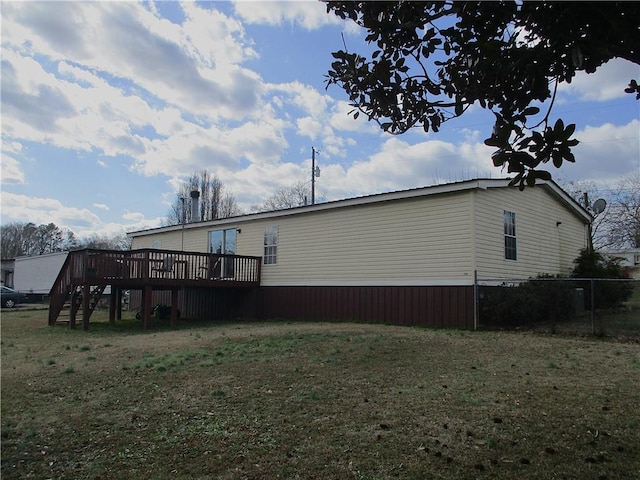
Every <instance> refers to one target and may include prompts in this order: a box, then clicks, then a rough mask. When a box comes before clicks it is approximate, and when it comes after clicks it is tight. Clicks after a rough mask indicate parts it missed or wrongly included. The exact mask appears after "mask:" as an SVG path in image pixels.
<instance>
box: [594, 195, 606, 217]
mask: <svg viewBox="0 0 640 480" xmlns="http://www.w3.org/2000/svg"><path fill="white" fill-rule="evenodd" d="M605 208H607V202H606V200H605V199H604V198H599V199H598V200H596V201H595V202H593V213H595V214H596V215H599V214H601V213H602V212H604V209H605Z"/></svg>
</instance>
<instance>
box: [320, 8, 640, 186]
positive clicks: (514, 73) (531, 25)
mask: <svg viewBox="0 0 640 480" xmlns="http://www.w3.org/2000/svg"><path fill="white" fill-rule="evenodd" d="M326 4H327V12H333V13H334V14H336V15H337V16H339V17H340V18H342V19H351V20H353V21H354V22H356V23H357V24H358V25H359V26H361V27H362V28H364V29H366V31H367V36H366V38H365V40H366V41H367V42H368V43H369V44H370V45H372V46H373V47H374V48H373V51H372V52H371V54H370V55H367V54H359V53H353V52H349V51H348V49H347V47H346V46H345V49H344V50H339V51H337V52H334V53H333V57H334V59H335V61H334V62H333V63H332V65H331V69H330V70H329V71H328V75H327V88H329V86H331V85H338V86H339V87H341V88H342V89H343V90H344V91H345V92H346V93H347V95H348V96H349V100H350V103H351V105H352V106H353V107H354V108H353V110H352V111H351V113H352V115H353V116H354V118H357V117H358V116H359V115H360V114H364V115H366V116H367V118H368V119H369V120H371V121H375V122H376V123H378V125H379V126H380V128H382V129H383V130H384V131H385V132H388V133H391V134H396V135H397V134H402V133H404V132H407V131H408V130H410V129H412V128H417V127H420V128H422V129H423V130H424V131H425V132H429V131H430V130H432V131H434V132H437V131H438V130H439V129H440V128H441V126H442V124H443V123H444V122H446V121H449V120H451V119H453V118H456V117H460V116H462V115H463V114H464V113H465V111H466V110H467V109H468V108H469V107H471V106H472V105H476V104H477V105H480V107H482V108H483V109H488V110H490V111H492V112H493V113H494V115H495V118H496V120H495V124H494V127H493V131H492V133H491V135H490V136H489V137H488V138H487V139H486V140H485V144H487V145H489V146H492V147H495V149H496V150H495V151H494V153H493V155H492V159H493V164H494V165H495V166H496V167H501V168H506V170H507V172H508V173H510V174H515V175H514V177H513V180H512V184H514V185H518V186H519V187H520V188H521V189H522V188H524V186H525V185H527V184H528V185H533V184H535V181H536V179H549V178H551V174H550V173H549V172H548V171H546V170H542V169H541V168H544V167H545V166H546V165H547V164H553V166H554V167H557V168H559V167H561V166H562V164H563V163H564V162H574V161H575V157H574V155H573V153H572V148H573V147H575V146H576V145H577V144H578V140H576V139H575V138H573V134H574V132H575V128H576V126H575V125H574V124H569V125H565V123H564V121H563V120H562V119H555V120H553V119H552V117H551V113H552V109H553V104H554V100H555V92H556V91H557V87H558V85H559V84H561V83H570V82H571V80H572V78H573V77H574V76H575V74H576V72H579V71H582V72H586V73H593V72H595V71H596V70H597V69H598V68H599V67H600V66H602V65H603V64H604V63H606V62H607V61H609V60H611V59H613V58H623V59H626V60H628V61H630V62H633V63H635V64H640V28H639V19H640V3H638V2H528V1H525V2H516V1H501V2H410V1H395V2H350V1H340V2H336V1H328V2H326ZM625 91H626V92H627V93H631V94H634V93H635V94H636V99H638V98H640V86H638V83H637V82H636V80H633V79H632V80H631V81H630V83H629V87H628V88H627V89H626V90H625ZM547 101H548V102H549V105H548V109H547V112H546V113H545V114H544V115H543V116H542V118H540V114H541V113H540V108H539V107H538V106H536V105H534V103H536V102H539V103H541V104H544V103H545V102H547Z"/></svg>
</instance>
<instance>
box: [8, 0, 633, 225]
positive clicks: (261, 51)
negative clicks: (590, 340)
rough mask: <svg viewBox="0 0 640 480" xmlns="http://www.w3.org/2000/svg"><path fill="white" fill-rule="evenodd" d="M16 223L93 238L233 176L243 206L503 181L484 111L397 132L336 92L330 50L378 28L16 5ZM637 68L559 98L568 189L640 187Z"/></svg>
mask: <svg viewBox="0 0 640 480" xmlns="http://www.w3.org/2000/svg"><path fill="white" fill-rule="evenodd" d="M1 8H2V25H1V26H2V31H1V34H2V111H1V114H2V116H1V122H2V123H1V124H2V170H1V183H2V185H1V188H2V192H1V195H2V197H1V207H2V219H1V220H2V224H5V223H8V222H29V221H30V222H34V223H36V224H40V223H49V222H54V223H56V224H57V225H58V226H59V227H61V228H65V229H70V230H72V231H74V232H75V233H76V234H77V235H79V236H84V235H89V234H92V233H101V234H116V233H121V232H126V231H132V230H139V229H141V228H146V227H152V226H157V225H159V224H160V222H161V221H162V219H163V218H164V217H165V216H166V214H167V212H168V210H169V205H170V203H171V202H172V200H173V199H174V198H175V195H176V188H177V186H178V185H179V184H180V182H181V180H182V179H184V178H185V177H187V176H189V175H190V174H191V173H193V172H194V171H198V170H201V169H205V168H206V169H207V170H209V171H210V172H212V173H214V174H217V175H218V177H219V178H220V179H221V180H222V181H223V183H224V185H225V187H226V188H227V189H228V190H229V191H230V192H232V193H234V194H235V197H236V200H237V202H238V204H239V205H240V207H241V208H242V209H244V211H246V212H248V211H250V209H251V208H252V206H255V205H259V204H261V203H262V202H264V201H265V200H266V199H267V198H268V197H269V196H270V195H271V194H273V193H274V192H275V191H276V190H278V189H279V188H282V187H286V186H290V185H292V184H295V183H298V182H306V181H310V170H311V148H312V147H314V148H315V149H316V150H318V151H319V152H320V153H319V155H318V157H317V161H318V165H319V166H320V168H321V176H320V178H318V179H317V183H316V191H317V195H318V196H320V197H322V198H324V199H326V200H336V199H340V198H346V197H351V196H356V195H366V194H373V193H379V192H384V191H390V190H400V189H405V188H414V187H419V186H424V185H432V184H434V183H442V182H447V181H456V180H463V179H468V178H473V177H478V176H481V177H492V178H500V177H503V176H504V174H503V172H501V171H500V170H499V169H496V168H494V167H493V166H492V164H491V159H490V154H491V151H492V150H491V149H490V148H488V147H485V146H484V145H483V143H482V141H483V139H484V138H486V137H487V136H488V135H489V133H490V131H491V126H492V120H493V116H492V114H490V113H489V114H488V113H487V112H484V111H482V110H480V109H479V108H474V109H472V110H470V111H469V112H467V113H466V114H465V115H464V116H463V117H461V118H459V119H456V120H455V121H452V122H450V123H448V124H446V125H445V127H444V128H443V129H442V130H441V131H440V132H439V133H437V134H434V133H431V134H425V133H423V132H419V131H416V132H411V133H408V134H405V135H402V136H396V137H394V136H391V135H388V134H384V133H383V132H381V131H380V130H379V129H378V128H377V126H376V125H375V124H373V123H369V122H367V121H366V119H365V118H363V116H361V117H360V118H359V119H358V120H353V118H352V117H350V116H348V115H347V112H348V111H349V110H351V107H349V105H348V103H347V102H346V96H345V95H344V93H343V92H342V91H341V90H340V89H339V88H338V87H336V86H332V87H329V89H326V84H325V74H326V72H327V70H328V69H329V67H330V64H331V61H332V57H331V52H332V51H335V50H337V49H340V48H342V45H343V37H344V41H345V42H346V43H347V46H348V47H349V49H350V50H353V51H359V50H361V49H363V48H366V47H365V46H364V44H363V41H362V39H363V36H364V35H363V31H361V30H359V29H358V28H357V27H356V26H355V24H353V23H351V22H343V21H341V20H339V19H338V18H337V17H335V16H334V15H332V14H331V15H330V14H327V13H326V10H325V6H324V5H323V4H322V3H320V2H316V1H305V2H303V1H298V2H270V1H264V2H244V1H243V2H184V3H182V2H142V3H134V2H2V4H1ZM631 78H637V79H640V71H639V69H638V66H636V65H633V64H630V63H628V62H625V61H612V62H609V63H608V64H607V65H605V66H604V67H603V68H602V69H601V70H599V71H598V72H597V73H596V74H594V75H578V76H577V77H576V78H575V80H574V81H573V82H572V84H571V85H565V86H563V87H562V89H561V90H560V93H559V96H558V99H557V105H556V107H555V110H554V114H553V115H554V117H556V116H562V117H563V119H564V120H565V122H575V123H577V134H576V136H577V138H579V139H580V140H581V143H580V145H579V146H578V147H576V149H575V154H576V158H577V162H576V164H573V165H566V166H564V167H562V169H560V170H555V169H553V171H552V173H553V174H554V178H556V179H557V180H558V181H560V182H561V183H563V182H564V183H567V182H571V181H595V182H596V184H597V185H598V186H599V187H600V188H607V186H608V185H612V184H614V183H615V182H616V181H617V180H618V179H620V178H621V177H622V176H625V175H630V174H640V133H639V132H640V102H638V101H636V100H634V99H633V97H632V96H631V95H628V94H624V92H623V90H624V88H625V86H626V85H627V84H628V82H629V80H630V79H631Z"/></svg>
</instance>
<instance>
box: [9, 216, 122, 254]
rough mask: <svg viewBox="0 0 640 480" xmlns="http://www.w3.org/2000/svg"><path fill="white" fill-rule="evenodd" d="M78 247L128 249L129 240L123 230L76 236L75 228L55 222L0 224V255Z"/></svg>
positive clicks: (61, 250)
mask: <svg viewBox="0 0 640 480" xmlns="http://www.w3.org/2000/svg"><path fill="white" fill-rule="evenodd" d="M80 248H100V249H108V250H128V249H129V248H131V241H130V239H129V238H128V237H127V236H126V234H124V233H122V234H113V235H108V234H98V233H94V234H91V235H89V236H87V237H82V238H78V237H77V236H76V235H75V233H74V232H72V231H71V230H68V229H61V228H60V227H58V226H57V225H56V224H55V223H48V224H41V225H36V224H35V223H32V222H13V223H7V224H5V225H2V226H0V252H1V253H2V258H3V259H10V258H16V257H23V256H34V255H44V254H47V253H55V252H65V251H69V250H77V249H80Z"/></svg>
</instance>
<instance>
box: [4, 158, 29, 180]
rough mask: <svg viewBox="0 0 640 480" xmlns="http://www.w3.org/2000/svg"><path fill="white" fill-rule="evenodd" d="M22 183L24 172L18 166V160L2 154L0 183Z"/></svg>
mask: <svg viewBox="0 0 640 480" xmlns="http://www.w3.org/2000/svg"><path fill="white" fill-rule="evenodd" d="M6 183H24V172H23V171H22V169H21V168H20V162H18V160H16V159H15V158H13V157H10V156H9V155H2V168H0V184H6Z"/></svg>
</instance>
